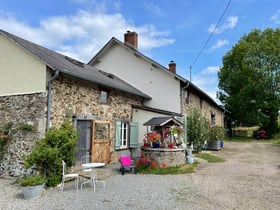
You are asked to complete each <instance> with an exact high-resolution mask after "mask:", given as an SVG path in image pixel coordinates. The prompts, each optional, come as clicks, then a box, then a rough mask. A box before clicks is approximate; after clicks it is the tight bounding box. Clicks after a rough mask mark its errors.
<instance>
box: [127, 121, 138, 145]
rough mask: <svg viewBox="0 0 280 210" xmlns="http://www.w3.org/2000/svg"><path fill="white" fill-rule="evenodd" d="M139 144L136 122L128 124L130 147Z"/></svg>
mask: <svg viewBox="0 0 280 210" xmlns="http://www.w3.org/2000/svg"><path fill="white" fill-rule="evenodd" d="M138 144H139V141H138V123H133V122H132V123H131V124H130V145H129V146H130V148H137V147H138Z"/></svg>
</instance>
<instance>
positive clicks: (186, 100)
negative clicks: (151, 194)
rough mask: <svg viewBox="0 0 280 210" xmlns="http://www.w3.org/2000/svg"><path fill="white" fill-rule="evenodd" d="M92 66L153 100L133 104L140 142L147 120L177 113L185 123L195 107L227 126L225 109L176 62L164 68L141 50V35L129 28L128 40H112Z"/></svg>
mask: <svg viewBox="0 0 280 210" xmlns="http://www.w3.org/2000/svg"><path fill="white" fill-rule="evenodd" d="M88 64H89V65H91V66H93V67H96V68H98V69H101V70H103V71H106V72H108V73H112V74H114V75H117V76H119V77H120V78H122V79H124V80H125V81H127V82H128V83H129V84H131V85H133V86H134V87H136V88H137V89H138V90H140V91H142V92H144V93H146V94H148V95H149V96H151V97H152V100H145V101H144V102H143V105H137V106H133V115H132V119H133V121H135V122H138V125H139V137H138V139H139V143H141V141H142V139H143V136H144V134H145V133H146V132H147V129H146V128H145V126H143V123H145V122H146V121H148V120H150V119H151V118H153V117H164V116H175V117H176V118H177V119H179V120H181V121H182V122H183V121H184V119H186V116H187V115H188V111H189V109H190V108H191V107H197V108H199V109H201V111H202V112H203V113H204V115H205V117H206V118H208V119H209V121H210V122H211V123H212V124H216V125H220V126H224V125H225V123H226V122H225V121H226V116H225V112H224V109H223V108H222V107H221V106H219V105H218V104H217V103H216V102H215V101H214V100H213V99H212V98H211V97H210V96H208V95H207V94H206V93H205V92H203V91H202V90H201V89H199V88H198V87H197V86H196V85H195V84H193V83H192V82H190V81H189V80H187V79H185V78H183V77H181V76H180V75H178V74H177V73H176V63H175V62H174V61H171V62H170V63H169V64H168V67H164V66H162V65H161V64H159V63H158V62H156V61H154V60H153V59H151V58H149V57H147V56H145V55H144V54H142V53H141V52H139V51H138V34H137V33H136V32H131V31H127V33H125V34H124V42H121V41H120V40H118V39H116V38H114V37H113V38H112V39H110V40H109V41H108V42H107V43H106V44H105V46H104V47H103V48H102V49H101V50H100V51H99V52H98V53H97V54H96V55H95V56H94V57H93V58H92V59H91V60H90V61H89V63H88Z"/></svg>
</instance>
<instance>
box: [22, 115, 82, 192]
mask: <svg viewBox="0 0 280 210" xmlns="http://www.w3.org/2000/svg"><path fill="white" fill-rule="evenodd" d="M77 139H78V133H77V131H75V129H74V128H73V126H72V125H71V122H70V121H69V120H66V121H64V123H63V124H62V126H61V127H60V129H57V128H50V129H49V130H48V131H47V132H46V135H45V139H42V140H38V141H37V142H36V144H35V148H34V150H32V152H31V153H30V154H28V155H27V156H24V158H23V159H24V165H25V166H26V167H27V168H30V167H32V166H33V165H35V167H36V168H37V170H38V171H39V172H40V174H43V175H44V176H45V177H46V185H47V186H55V185H57V184H58V183H59V182H60V181H61V176H62V160H64V161H65V162H66V163H67V166H71V165H73V164H74V163H75V156H74V155H75V151H76V144H77Z"/></svg>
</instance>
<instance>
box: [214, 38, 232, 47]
mask: <svg viewBox="0 0 280 210" xmlns="http://www.w3.org/2000/svg"><path fill="white" fill-rule="evenodd" d="M228 44H229V41H228V40H226V39H223V40H221V39H219V40H217V41H216V43H215V44H214V45H213V46H212V49H218V48H221V47H223V46H225V45H228Z"/></svg>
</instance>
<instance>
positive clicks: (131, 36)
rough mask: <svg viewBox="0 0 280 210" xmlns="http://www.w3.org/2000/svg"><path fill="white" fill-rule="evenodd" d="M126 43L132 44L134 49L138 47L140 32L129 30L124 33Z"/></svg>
mask: <svg viewBox="0 0 280 210" xmlns="http://www.w3.org/2000/svg"><path fill="white" fill-rule="evenodd" d="M124 43H125V44H128V45H130V46H132V47H133V48H134V49H136V50H137V49H138V34H137V33H136V32H135V31H132V32H131V31H127V33H125V34H124Z"/></svg>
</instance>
